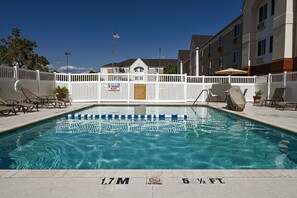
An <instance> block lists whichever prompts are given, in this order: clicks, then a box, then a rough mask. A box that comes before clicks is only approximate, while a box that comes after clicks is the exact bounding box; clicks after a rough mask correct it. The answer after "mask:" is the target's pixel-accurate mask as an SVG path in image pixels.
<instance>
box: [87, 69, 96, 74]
mask: <svg viewBox="0 0 297 198" xmlns="http://www.w3.org/2000/svg"><path fill="white" fill-rule="evenodd" d="M94 73H97V72H96V71H94V70H91V71H89V74H94Z"/></svg>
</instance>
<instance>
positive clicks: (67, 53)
mask: <svg viewBox="0 0 297 198" xmlns="http://www.w3.org/2000/svg"><path fill="white" fill-rule="evenodd" d="M64 54H65V56H66V61H67V74H68V56H70V55H71V53H69V52H65V53H64Z"/></svg>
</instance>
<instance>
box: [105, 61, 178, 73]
mask: <svg viewBox="0 0 297 198" xmlns="http://www.w3.org/2000/svg"><path fill="white" fill-rule="evenodd" d="M176 65H177V60H176V59H140V58H138V59H128V60H125V61H122V62H119V63H114V64H113V66H112V64H111V63H110V64H107V65H103V66H101V67H100V72H101V73H102V74H106V73H130V74H156V73H159V74H163V73H164V71H165V70H166V67H168V66H175V67H176Z"/></svg>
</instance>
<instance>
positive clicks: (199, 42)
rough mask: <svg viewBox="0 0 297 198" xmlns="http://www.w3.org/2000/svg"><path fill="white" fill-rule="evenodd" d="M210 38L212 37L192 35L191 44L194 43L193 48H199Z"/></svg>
mask: <svg viewBox="0 0 297 198" xmlns="http://www.w3.org/2000/svg"><path fill="white" fill-rule="evenodd" d="M212 37H213V35H193V36H192V42H194V44H195V47H200V46H201V45H203V44H204V43H205V42H206V41H208V40H209V39H211V38H212ZM192 42H191V43H192Z"/></svg>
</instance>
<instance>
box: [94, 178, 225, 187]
mask: <svg viewBox="0 0 297 198" xmlns="http://www.w3.org/2000/svg"><path fill="white" fill-rule="evenodd" d="M164 179H170V180H174V181H176V183H175V182H174V183H172V184H181V185H189V184H193V185H224V184H226V182H225V179H224V178H222V177H195V178H193V177H165V178H161V177H136V178H134V182H133V183H143V184H146V185H163V180H164ZM131 181H132V178H131V177H101V178H100V180H99V184H100V185H129V184H131ZM142 181H143V182H142ZM165 184H166V182H165Z"/></svg>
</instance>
